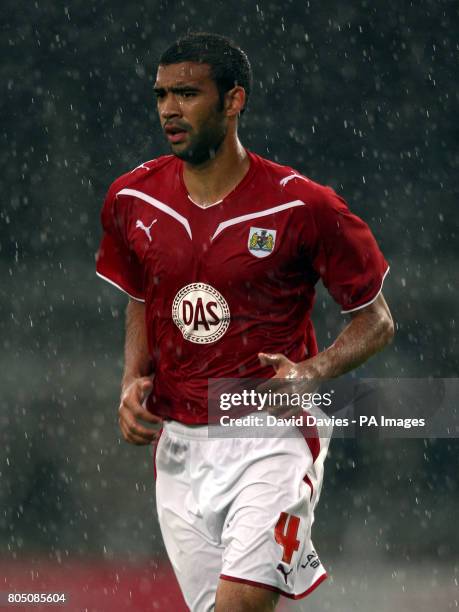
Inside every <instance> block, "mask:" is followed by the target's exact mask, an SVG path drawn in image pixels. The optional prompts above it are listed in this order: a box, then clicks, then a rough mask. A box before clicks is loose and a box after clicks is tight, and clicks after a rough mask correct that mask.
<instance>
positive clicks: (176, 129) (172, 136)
mask: <svg viewBox="0 0 459 612" xmlns="http://www.w3.org/2000/svg"><path fill="white" fill-rule="evenodd" d="M164 132H165V134H166V137H167V139H168V141H169V142H171V143H173V144H177V143H179V142H182V141H183V140H185V137H186V132H187V131H186V130H184V129H183V128H182V127H180V126H177V125H166V127H165V128H164Z"/></svg>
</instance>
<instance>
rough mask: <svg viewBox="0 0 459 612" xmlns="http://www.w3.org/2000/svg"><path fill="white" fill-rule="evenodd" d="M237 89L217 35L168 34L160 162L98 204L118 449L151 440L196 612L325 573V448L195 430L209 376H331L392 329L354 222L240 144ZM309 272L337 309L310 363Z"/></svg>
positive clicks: (262, 604) (304, 583)
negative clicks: (320, 538) (119, 350)
mask: <svg viewBox="0 0 459 612" xmlns="http://www.w3.org/2000/svg"><path fill="white" fill-rule="evenodd" d="M251 87H252V73H251V67H250V64H249V61H248V59H247V56H246V54H245V53H244V52H243V51H242V50H241V49H240V48H238V47H237V46H236V45H235V44H234V43H232V42H231V41H230V40H228V39H227V38H225V37H222V36H218V35H215V34H207V33H194V34H188V35H186V36H185V37H183V38H181V39H179V40H178V41H177V42H175V43H174V44H173V45H172V46H171V47H169V48H168V49H167V50H166V51H165V52H164V53H163V54H162V56H161V58H160V60H159V67H158V71H157V76H156V83H155V86H154V92H155V95H156V98H157V109H158V115H159V120H160V123H161V127H162V129H163V131H164V134H165V136H166V137H167V140H168V142H169V145H170V149H171V154H170V155H165V156H162V157H159V158H157V159H154V160H151V161H148V162H144V163H142V164H141V165H140V166H138V167H137V168H135V169H134V170H132V171H131V172H128V173H127V174H124V175H123V176H121V177H120V178H118V179H117V180H116V181H115V182H114V183H113V184H112V185H111V187H110V189H109V191H108V194H107V197H106V200H105V203H104V207H103V211H102V224H103V229H104V236H103V239H102V243H101V246H100V250H99V253H98V258H97V272H98V274H99V275H100V276H101V277H102V278H105V279H106V280H107V281H109V282H111V283H112V284H114V285H115V286H117V287H119V288H120V289H122V290H123V291H125V292H126V293H127V294H128V295H129V297H130V300H129V303H128V306H127V314H126V343H125V370H124V376H123V380H122V393H121V403H120V407H119V424H120V428H121V432H122V434H123V436H124V438H125V440H127V441H128V442H130V443H132V444H138V445H145V444H151V443H153V442H155V443H156V472H157V476H156V498H157V509H158V517H159V522H160V526H161V531H162V534H163V538H164V542H165V546H166V549H167V552H168V555H169V557H170V560H171V562H172V565H173V567H174V570H175V573H176V576H177V579H178V581H179V584H180V587H181V589H182V591H183V594H184V597H185V600H186V602H187V604H188V606H189V608H190V609H191V610H192V611H194V612H205V611H208V610H214V609H215V610H216V611H217V612H226V611H231V612H245V611H250V612H258V611H260V612H262V611H263V612H264V611H265V610H273V609H275V606H276V604H277V600H278V597H279V594H283V595H285V596H287V597H290V598H294V599H297V598H300V597H303V596H305V595H307V594H308V593H310V592H311V591H312V590H313V589H314V588H315V587H316V586H317V585H318V584H320V583H321V582H322V581H323V579H324V578H325V577H326V573H325V570H324V568H323V566H322V564H321V562H320V560H319V557H318V555H317V553H316V552H315V550H314V548H313V545H312V542H311V525H312V522H313V511H314V507H315V505H316V503H317V500H318V496H319V494H320V489H321V484H322V474H323V462H324V459H325V455H326V452H327V445H328V440H327V439H324V438H320V437H319V436H318V435H317V436H316V437H310V436H309V437H304V436H303V435H302V433H301V432H300V431H299V430H298V431H297V433H298V435H296V436H295V437H290V438H287V439H286V438H285V437H282V436H278V437H271V438H256V439H254V438H235V439H228V438H216V437H214V438H211V437H209V436H208V428H207V423H208V412H207V393H208V387H207V385H208V379H209V378H217V379H218V378H258V379H267V378H269V377H271V376H273V375H274V377H276V378H282V379H289V380H295V379H301V380H303V381H308V380H312V379H328V378H333V377H337V376H340V375H341V374H343V373H345V372H347V371H349V370H351V369H353V368H355V367H357V366H358V365H360V364H361V363H363V362H364V361H365V360H367V359H368V358H369V357H370V356H372V355H373V354H374V353H376V352H377V351H379V350H380V349H382V348H383V347H384V346H385V345H386V344H387V343H388V342H389V341H390V340H391V338H392V335H393V330H394V327H393V323H392V318H391V315H390V312H389V309H388V307H387V304H386V302H385V300H384V298H383V296H382V293H381V287H382V284H383V280H384V277H385V275H386V273H387V270H388V265H387V263H386V261H385V259H384V257H383V256H382V254H381V252H380V250H379V248H378V246H377V244H376V242H375V239H374V238H373V236H372V234H371V232H370V230H369V228H368V227H367V225H366V224H365V223H364V222H363V221H362V220H361V219H359V218H358V217H356V216H355V215H354V214H352V213H351V212H350V211H349V209H348V207H347V205H346V203H345V202H344V201H343V200H342V198H340V197H339V196H338V195H336V193H334V191H333V190H332V189H330V188H328V187H323V186H321V185H319V184H317V183H315V182H313V181H312V180H310V179H309V178H307V177H305V176H303V175H302V174H300V173H299V172H297V171H296V170H294V169H292V168H290V167H286V166H282V165H279V164H276V163H273V162H271V161H268V160H266V159H263V158H262V157H260V156H258V155H256V154H255V153H253V152H251V151H248V150H247V149H245V148H244V147H243V146H242V144H241V142H240V141H239V138H238V121H239V117H240V115H241V114H242V113H243V112H244V110H245V109H246V106H247V101H248V98H249V95H250V91H251ZM319 279H322V281H323V282H324V284H325V286H326V287H327V289H328V291H329V292H330V294H331V295H332V296H333V298H334V299H335V300H336V302H337V303H338V304H339V305H340V306H341V309H342V312H343V313H345V314H348V315H349V316H350V320H349V323H348V325H347V327H345V329H344V330H343V331H342V332H341V333H340V334H339V335H338V337H337V338H336V340H335V342H334V343H333V344H332V345H331V346H330V347H329V348H328V349H327V350H325V351H323V352H321V353H319V352H318V348H317V343H316V339H315V335H314V330H313V327H312V323H311V319H310V314H311V310H312V307H313V303H314V286H315V284H316V283H317V281H318V280H319ZM149 424H151V425H152V426H153V427H151V426H149ZM161 425H162V430H161V434H159V433H158V429H159V426H161Z"/></svg>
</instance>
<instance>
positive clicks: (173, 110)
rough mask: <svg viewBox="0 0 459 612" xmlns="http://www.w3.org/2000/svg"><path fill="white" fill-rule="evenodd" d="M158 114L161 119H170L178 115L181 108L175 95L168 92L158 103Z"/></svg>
mask: <svg viewBox="0 0 459 612" xmlns="http://www.w3.org/2000/svg"><path fill="white" fill-rule="evenodd" d="M159 114H160V116H161V118H162V119H165V120H166V119H171V118H172V117H180V116H181V114H182V109H181V107H180V103H179V101H178V100H177V97H176V96H175V95H174V94H173V93H170V92H169V93H168V94H167V95H165V96H164V98H163V99H162V100H161V101H160V103H159Z"/></svg>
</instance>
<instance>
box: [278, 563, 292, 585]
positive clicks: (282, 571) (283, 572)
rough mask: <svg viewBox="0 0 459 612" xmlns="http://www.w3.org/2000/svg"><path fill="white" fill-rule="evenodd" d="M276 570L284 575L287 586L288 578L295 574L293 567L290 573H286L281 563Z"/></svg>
mask: <svg viewBox="0 0 459 612" xmlns="http://www.w3.org/2000/svg"><path fill="white" fill-rule="evenodd" d="M276 569H278V570H279V571H280V573H281V574H283V575H284V580H285V584H287V577H288V576H289V575H290V574H291V573H292V572H293V567H292V569H291V570H290V571H289V572H286V571H285V568H284V566H283V565H282V564H281V563H279V565H278V566H277V567H276Z"/></svg>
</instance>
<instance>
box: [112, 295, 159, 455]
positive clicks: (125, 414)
mask: <svg viewBox="0 0 459 612" xmlns="http://www.w3.org/2000/svg"><path fill="white" fill-rule="evenodd" d="M150 374H151V359H150V355H149V353H148V345H147V334H146V329H145V304H143V303H142V302H138V301H136V300H130V301H129V303H128V306H127V309H126V339H125V346H124V374H123V379H122V382H121V400H120V407H119V424H120V429H121V432H122V434H123V437H124V439H125V440H126V441H127V442H130V443H131V444H137V445H143V444H150V443H151V442H153V440H155V439H156V438H157V431H156V430H152V429H148V428H146V427H144V426H143V425H142V424H141V422H142V421H146V422H148V423H154V424H156V425H159V424H160V423H161V419H160V418H158V417H156V416H154V415H152V414H151V413H150V412H148V410H146V408H144V406H143V402H144V400H145V398H146V397H147V395H148V394H149V393H150V391H151V389H152V387H153V382H152V379H151V377H150V376H149V375H150Z"/></svg>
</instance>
